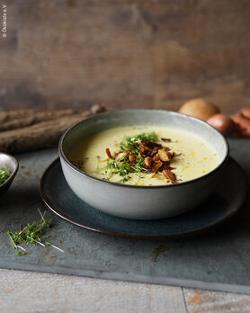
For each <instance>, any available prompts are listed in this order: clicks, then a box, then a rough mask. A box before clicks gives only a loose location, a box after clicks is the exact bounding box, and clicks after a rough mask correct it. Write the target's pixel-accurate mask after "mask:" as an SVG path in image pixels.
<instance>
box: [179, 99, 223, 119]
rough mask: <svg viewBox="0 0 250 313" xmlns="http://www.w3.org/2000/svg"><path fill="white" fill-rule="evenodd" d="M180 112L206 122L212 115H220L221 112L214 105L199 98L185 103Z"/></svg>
mask: <svg viewBox="0 0 250 313" xmlns="http://www.w3.org/2000/svg"><path fill="white" fill-rule="evenodd" d="M179 112H180V113H184V114H187V115H191V116H193V117H196V118H199V119H201V120H203V121H206V120H207V119H209V118H210V117H211V116H212V115H214V114H216V113H220V110H219V109H218V108H217V107H216V106H215V105H214V104H212V103H210V102H208V101H206V100H204V99H202V98H197V99H192V100H189V101H187V102H186V103H184V104H183V105H182V106H181V107H180V109H179Z"/></svg>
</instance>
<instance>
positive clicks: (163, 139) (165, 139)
mask: <svg viewBox="0 0 250 313" xmlns="http://www.w3.org/2000/svg"><path fill="white" fill-rule="evenodd" d="M161 140H162V141H164V142H172V139H170V138H161Z"/></svg>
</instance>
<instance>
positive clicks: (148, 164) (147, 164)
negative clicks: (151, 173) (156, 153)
mask: <svg viewBox="0 0 250 313" xmlns="http://www.w3.org/2000/svg"><path fill="white" fill-rule="evenodd" d="M144 164H145V167H146V168H151V165H152V158H151V157H149V156H148V157H146V158H145V159H144Z"/></svg>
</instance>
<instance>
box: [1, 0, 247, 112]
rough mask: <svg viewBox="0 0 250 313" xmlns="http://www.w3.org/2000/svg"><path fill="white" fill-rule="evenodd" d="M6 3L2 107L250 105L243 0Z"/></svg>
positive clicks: (31, 0) (231, 107)
mask: <svg viewBox="0 0 250 313" xmlns="http://www.w3.org/2000/svg"><path fill="white" fill-rule="evenodd" d="M6 2H7V4H8V33H7V38H5V39H4V38H0V75H1V86H0V108H1V107H2V108H3V107H5V108H10V107H18V106H19V107H20V106H22V107H24V106H26V107H29V106H36V107H39V108H41V107H42V108H44V107H45V106H48V107H55V106H61V107H63V106H64V107H72V106H75V107H87V106H89V105H90V104H93V103H104V104H105V105H107V106H112V107H142V106H143V107H157V108H158V107H160V108H165V107H167V108H170V109H175V108H177V107H178V106H179V105H180V104H182V103H183V102H184V101H186V100H188V99H190V98H193V97H197V96H204V97H205V98H207V99H208V100H212V101H214V102H215V103H217V104H219V105H220V107H221V108H222V109H223V110H224V111H225V112H233V111H234V110H235V109H236V108H239V107H241V106H242V105H249V95H250V54H249V49H250V40H249V36H250V35H249V28H250V1H247V0H231V1H228V0H220V1H210V0H203V1H198V0H179V1H171V0H167V1H166V0H102V1H99V0H92V1H89V0H83V1H80V0H53V1H51V0H36V1H34V0H8V1H6Z"/></svg>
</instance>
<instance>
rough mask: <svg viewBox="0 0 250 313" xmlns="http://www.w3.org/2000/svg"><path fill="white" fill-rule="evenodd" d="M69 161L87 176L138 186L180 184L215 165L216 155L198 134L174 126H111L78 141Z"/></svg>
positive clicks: (204, 172)
mask: <svg viewBox="0 0 250 313" xmlns="http://www.w3.org/2000/svg"><path fill="white" fill-rule="evenodd" d="M70 159H71V161H72V162H73V163H74V164H75V165H76V166H78V167H79V168H80V169H81V170H82V171H84V172H86V173H87V174H89V175H92V176H95V177H98V178H101V179H104V180H109V181H111V182H116V183H124V184H130V185H138V186H152V185H165V184H173V183H181V182H185V181H189V180H192V179H195V178H197V177H200V176H203V175H205V174H207V173H208V172H210V171H212V170H213V169H214V168H215V167H217V165H218V163H219V157H218V155H217V153H216V151H215V150H214V149H213V147H212V146H211V145H210V144H209V143H207V142H206V141H204V140H203V139H202V138H200V137H199V136H197V135H195V134H193V133H190V132H187V131H183V130H181V129H176V128H167V127H156V126H145V127H142V126H138V127H119V128H111V129H108V130H105V131H102V132H99V133H97V134H95V135H93V136H91V137H90V138H88V139H87V140H85V139H84V140H83V141H82V142H79V144H78V145H77V146H76V147H75V148H74V149H72V151H71V156H70Z"/></svg>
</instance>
